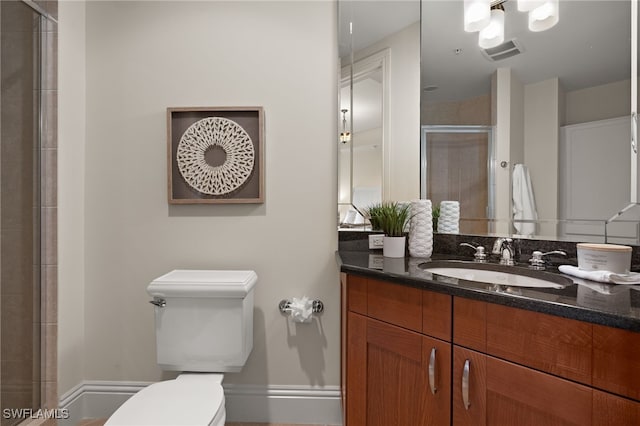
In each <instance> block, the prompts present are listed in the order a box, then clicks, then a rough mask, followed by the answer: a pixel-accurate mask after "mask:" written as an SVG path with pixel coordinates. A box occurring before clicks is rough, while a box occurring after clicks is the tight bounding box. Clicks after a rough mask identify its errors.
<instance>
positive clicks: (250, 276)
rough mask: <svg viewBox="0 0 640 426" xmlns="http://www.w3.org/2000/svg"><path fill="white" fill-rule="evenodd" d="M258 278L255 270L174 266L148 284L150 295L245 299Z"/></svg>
mask: <svg viewBox="0 0 640 426" xmlns="http://www.w3.org/2000/svg"><path fill="white" fill-rule="evenodd" d="M257 280H258V276H257V275H256V273H255V272H254V271H224V270H193V269H176V270H173V271H171V272H169V273H167V274H164V275H162V276H161V277H158V278H156V279H155V280H153V281H152V282H151V284H149V286H148V287H147V293H149V294H150V295H151V296H168V297H171V296H173V297H228V298H244V297H245V296H246V295H247V294H249V292H251V291H252V290H253V287H254V286H255V284H256V281H257Z"/></svg>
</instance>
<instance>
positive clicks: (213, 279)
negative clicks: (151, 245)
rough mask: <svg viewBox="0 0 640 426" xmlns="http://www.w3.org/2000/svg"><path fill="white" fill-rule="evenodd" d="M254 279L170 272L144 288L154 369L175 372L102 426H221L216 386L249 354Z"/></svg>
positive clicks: (252, 275)
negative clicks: (149, 308) (153, 346)
mask: <svg viewBox="0 0 640 426" xmlns="http://www.w3.org/2000/svg"><path fill="white" fill-rule="evenodd" d="M257 279H258V277H257V275H256V273H255V272H254V271H213V270H174V271H171V272H169V273H168V274H165V275H163V276H161V277H159V278H156V279H155V280H153V281H152V282H151V284H149V286H148V287H147V292H148V293H149V295H150V296H152V297H153V300H151V303H152V304H153V305H154V308H153V309H154V311H155V328H156V346H157V362H158V365H159V366H160V367H161V368H162V369H163V370H168V371H180V372H181V374H180V375H179V376H178V377H177V378H175V379H173V380H165V381H162V382H158V383H153V384H151V385H149V386H147V387H145V388H144V389H142V390H141V391H139V392H138V393H136V394H135V395H133V396H132V397H131V398H129V399H128V400H127V401H126V402H125V403H124V404H122V405H121V406H120V407H119V408H118V409H117V410H116V412H115V413H113V415H112V416H111V417H110V418H109V419H108V420H107V422H106V423H105V426H142V425H149V426H151V425H153V426H162V425H167V426H169V425H171V426H175V425H182V426H191V425H192V426H206V425H210V426H224V423H225V420H226V411H225V405H224V404H225V399H224V392H223V389H222V379H223V377H224V375H223V374H222V373H225V372H238V371H240V370H241V369H242V367H243V366H244V364H245V362H246V361H247V358H248V357H249V354H250V353H251V349H252V348H253V288H254V286H255V284H256V281H257Z"/></svg>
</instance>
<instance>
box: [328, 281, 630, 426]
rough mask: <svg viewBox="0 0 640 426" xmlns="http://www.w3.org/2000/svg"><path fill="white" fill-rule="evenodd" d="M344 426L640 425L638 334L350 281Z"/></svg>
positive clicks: (345, 290) (346, 284)
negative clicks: (451, 425) (450, 425)
mask: <svg viewBox="0 0 640 426" xmlns="http://www.w3.org/2000/svg"><path fill="white" fill-rule="evenodd" d="M341 281H342V386H343V387H342V390H343V392H344V393H343V409H344V413H343V414H344V424H345V425H346V426H353V425H367V426H372V425H384V426H393V425H399V426H400V425H402V426H404V425H449V424H453V425H488V426H490V425H518V426H521V425H532V426H533V425H536V426H537V425H543V424H544V425H581V426H583V425H616V426H618V425H636V424H640V333H634V332H631V331H626V330H621V329H615V328H611V327H606V326H601V325H595V324H591V323H588V322H583V321H577V320H573V319H567V318H562V317H559V316H555V315H548V314H543V313H539V312H532V311H527V310H523V309H518V308H512V307H507V306H502V305H498V304H494V303H488V302H483V301H478V300H472V299H467V298H463V297H458V296H450V295H447V294H442V293H437V292H432V291H427V290H421V289H418V288H413V287H408V286H403V285H399V284H394V283H390V282H385V281H382V280H377V279H371V278H365V277H362V276H358V275H352V274H342V276H341Z"/></svg>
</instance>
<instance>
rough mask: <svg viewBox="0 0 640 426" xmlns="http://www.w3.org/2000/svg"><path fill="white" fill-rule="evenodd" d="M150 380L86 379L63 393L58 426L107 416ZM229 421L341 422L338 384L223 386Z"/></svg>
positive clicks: (67, 425)
mask: <svg viewBox="0 0 640 426" xmlns="http://www.w3.org/2000/svg"><path fill="white" fill-rule="evenodd" d="M147 385H149V383H148V382H98V381H96V382H83V383H80V384H78V385H77V386H75V387H74V388H73V389H71V390H70V391H69V392H67V393H65V394H64V395H62V398H61V399H60V405H59V406H60V408H64V409H67V410H68V413H69V418H68V419H64V420H59V421H58V425H59V426H75V424H76V423H77V422H78V421H80V420H82V419H87V418H107V417H109V416H110V415H111V414H113V412H114V411H115V410H116V409H117V408H118V407H119V406H120V405H122V404H123V403H124V402H125V401H126V400H127V399H129V397H131V396H132V395H133V394H134V393H136V392H138V391H139V390H140V389H142V388H144V387H145V386H147ZM223 386H224V390H225V399H226V404H225V406H226V410H227V421H231V422H261V423H297V424H316V425H318V424H319V425H341V424H342V420H341V410H340V389H339V387H337V386H329V387H324V388H315V387H311V386H249V385H234V384H228V385H223Z"/></svg>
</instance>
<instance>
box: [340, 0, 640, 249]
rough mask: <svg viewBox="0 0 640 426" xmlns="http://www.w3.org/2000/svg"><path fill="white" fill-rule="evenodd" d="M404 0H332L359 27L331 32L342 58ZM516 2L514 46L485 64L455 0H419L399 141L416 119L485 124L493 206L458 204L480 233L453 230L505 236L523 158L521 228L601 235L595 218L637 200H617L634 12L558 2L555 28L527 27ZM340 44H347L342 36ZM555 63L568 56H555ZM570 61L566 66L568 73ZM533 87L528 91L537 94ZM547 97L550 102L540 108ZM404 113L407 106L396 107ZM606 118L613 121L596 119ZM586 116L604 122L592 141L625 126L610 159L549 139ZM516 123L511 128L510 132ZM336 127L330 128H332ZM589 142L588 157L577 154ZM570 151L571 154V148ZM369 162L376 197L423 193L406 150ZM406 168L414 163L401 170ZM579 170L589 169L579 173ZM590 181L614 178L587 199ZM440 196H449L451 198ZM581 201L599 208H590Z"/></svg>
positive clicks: (510, 7) (511, 21)
mask: <svg viewBox="0 0 640 426" xmlns="http://www.w3.org/2000/svg"><path fill="white" fill-rule="evenodd" d="M384 3H386V4H387V6H388V7H389V8H388V9H387V10H386V12H383V13H381V12H379V10H380V9H381V8H382V4H384ZM405 3H412V2H402V1H400V2H397V1H388V2H377V1H355V2H346V1H342V0H340V1H339V3H338V7H339V11H344V10H345V9H346V8H347V7H348V10H349V12H350V14H351V15H350V16H349V20H350V22H351V21H353V22H357V20H358V19H359V18H360V19H362V20H364V21H365V22H367V23H368V25H364V26H363V25H362V24H358V25H356V26H355V28H353V33H352V34H349V37H348V38H345V37H344V35H345V34H344V33H341V34H340V37H339V38H340V48H341V52H340V53H341V59H342V60H343V65H345V63H347V64H351V63H353V62H355V61H357V58H358V55H359V54H361V53H362V52H363V51H364V52H365V53H366V52H367V49H366V47H367V42H365V40H369V39H370V37H373V38H374V39H375V35H374V34H375V33H376V32H377V31H375V30H377V28H378V27H379V26H380V25H381V24H380V22H390V21H393V20H394V19H395V17H396V15H399V14H398V13H396V10H400V8H399V7H397V5H398V4H405ZM413 3H415V2H413ZM494 3H496V2H494ZM516 6H517V0H508V1H507V2H503V7H504V9H505V40H507V41H508V40H515V42H514V45H515V46H516V48H518V49H520V51H521V53H519V54H518V55H514V56H512V57H510V58H505V59H501V60H490V59H488V58H487V57H486V56H485V55H484V53H483V52H482V49H480V48H479V46H478V34H477V33H466V32H464V31H463V29H462V27H463V24H462V19H463V1H462V0H442V1H432V0H423V1H422V4H421V5H420V7H421V12H422V13H421V23H420V26H421V32H422V40H421V81H420V83H419V84H420V89H419V94H420V102H421V107H420V125H418V129H417V130H416V131H415V132H414V133H412V134H411V136H410V137H409V138H405V139H403V141H402V142H406V139H410V144H412V145H413V146H419V145H420V144H421V143H422V142H423V141H421V134H422V133H423V132H424V128H422V126H424V125H431V126H438V125H446V126H452V125H454V126H457V125H465V126H491V127H492V128H493V129H495V131H494V135H493V136H494V138H501V139H500V140H499V141H495V140H494V142H495V143H494V145H493V146H494V152H493V153H488V154H489V155H488V159H489V161H488V162H487V173H488V176H489V177H490V178H491V179H492V182H493V183H492V184H491V186H490V187H488V188H487V191H486V192H487V193H488V194H489V195H490V196H491V194H493V204H492V205H490V204H488V205H487V207H486V209H485V211H487V210H489V211H488V214H487V215H485V217H476V214H475V213H474V214H473V215H467V216H466V217H465V209H464V208H461V210H462V217H463V218H464V219H465V220H466V221H467V222H470V223H475V224H476V225H477V224H478V223H483V225H482V226H481V229H484V230H480V231H472V232H465V231H464V230H463V229H462V228H461V232H463V233H477V234H484V235H514V234H515V235H517V233H516V232H515V230H514V229H513V225H512V216H511V213H510V212H511V211H512V205H511V198H512V197H511V196H512V183H511V179H512V172H513V167H514V166H515V164H525V165H526V166H528V169H529V172H530V175H531V180H532V183H533V187H534V193H535V196H536V197H539V199H540V200H539V203H538V204H539V206H538V207H539V208H538V210H539V211H538V221H537V224H536V230H535V233H533V234H530V235H526V236H530V237H535V238H540V239H566V240H594V241H602V240H603V238H604V234H605V224H606V222H607V219H609V218H610V217H611V216H612V215H615V214H616V212H618V211H619V210H621V209H623V208H624V207H625V206H627V205H628V204H629V202H630V201H637V200H633V197H632V196H629V194H630V193H631V192H632V191H633V190H634V189H633V187H632V186H633V182H637V179H634V180H633V181H632V179H631V178H630V176H631V175H632V173H634V171H633V170H631V167H632V165H631V164H629V163H630V160H629V152H630V146H631V145H630V142H629V139H630V138H631V135H630V133H631V130H630V128H631V125H630V121H631V115H630V111H631V109H630V105H631V85H632V83H633V84H635V80H636V79H635V78H634V79H633V81H632V79H631V38H632V37H631V21H632V19H631V18H630V16H632V17H633V18H634V19H635V20H637V16H636V15H632V13H631V7H632V2H631V1H630V0H623V1H615V0H613V1H610V0H602V1H597V0H594V1H591V0H587V1H574V0H560V2H559V11H560V19H559V22H558V24H556V25H555V26H554V27H553V28H551V29H549V30H546V31H542V32H531V31H529V30H528V28H527V14H526V13H524V12H518V11H517V7H516ZM372 8H373V10H374V11H373V12H372V10H371V9H372ZM375 10H378V12H375ZM376 13H377V16H378V18H377V19H376V18H375V16H376ZM343 17H344V15H343V16H342V17H341V18H340V20H341V25H342V22H343ZM456 22H459V25H456V24H455V23H456ZM372 28H373V29H375V30H373V29H372ZM583 31H585V32H583ZM345 40H347V41H348V42H347V43H345ZM358 43H361V44H358ZM369 45H370V43H369ZM351 48H353V49H351ZM550 48H551V50H550ZM554 50H555V52H554ZM536 52H537V53H536ZM567 52H570V54H569V53H567ZM368 53H371V51H369V52H368ZM345 59H347V61H346V62H345ZM565 59H569V61H568V62H566V61H564V60H565ZM349 60H351V62H349ZM565 62H566V63H565ZM391 63H393V59H392V60H391ZM571 66H575V69H574V70H573V71H572V69H571ZM442 76H446V78H443V77H442ZM492 81H493V84H492ZM507 82H508V83H507ZM512 86H513V87H512ZM425 89H426V90H425ZM507 89H509V90H507ZM505 90H507V93H509V92H511V93H510V94H511V95H513V94H515V95H518V94H520V96H521V97H523V98H524V97H525V94H526V95H527V96H526V97H528V98H529V102H528V103H525V102H516V101H515V97H516V96H507V97H506V99H507V100H505V99H504V98H505V96H504V93H505ZM493 91H495V92H496V93H493ZM492 93H493V95H494V98H495V97H496V96H497V94H500V95H501V99H502V101H501V102H500V103H499V104H498V103H497V101H496V102H494V103H493V104H492V102H491V95H492ZM535 95H538V99H536V98H535ZM554 96H555V102H554ZM389 97H393V91H391V92H390V93H389ZM349 100H350V99H349ZM344 101H345V98H344V97H342V102H343V103H344ZM536 102H537V103H538V104H537V103H536ZM540 102H542V104H539V103H540ZM545 102H546V103H545ZM540 105H542V106H540ZM550 105H555V107H554V108H551V107H550ZM349 106H350V105H349ZM498 107H499V110H500V112H501V114H500V117H504V116H505V115H507V116H510V117H511V121H507V122H506V124H505V121H504V120H498V118H497V117H496V113H495V112H492V109H498ZM404 109H405V111H408V113H409V114H410V111H409V110H410V107H409V106H408V105H407V106H406V107H405V108H404ZM354 113H355V112H354ZM349 114H351V112H349V113H348V114H347V118H350V117H349ZM545 114H546V115H547V116H551V117H552V121H554V120H555V123H553V122H551V123H549V122H548V121H547V120H548V117H547V116H545ZM514 117H520V118H519V120H520V122H518V121H517V119H516V121H515V122H514ZM340 119H341V117H340ZM607 120H613V122H612V123H607ZM616 120H617V123H616ZM625 120H626V124H625ZM594 123H595V124H603V125H604V130H602V129H598V128H597V126H596V130H595V131H594V132H595V133H594V135H595V136H593V135H592V137H593V138H595V140H596V141H597V140H598V139H600V140H602V139H609V136H604V137H598V134H599V133H598V132H604V134H605V135H607V134H608V127H612V128H614V129H615V131H617V132H618V133H620V132H622V133H624V132H627V134H626V135H624V136H618V137H623V138H626V139H627V140H626V141H624V142H621V143H620V144H621V145H620V146H621V148H618V150H617V151H618V152H617V153H616V154H615V155H616V156H617V157H612V155H613V154H612V152H611V151H610V150H608V149H607V148H606V147H605V148H604V152H603V155H600V156H599V155H598V152H602V151H598V150H599V149H600V150H602V149H603V148H602V146H598V144H597V143H596V142H593V143H592V144H591V145H592V146H587V148H589V149H583V146H582V145H580V144H578V145H576V146H573V145H571V147H570V148H567V147H566V142H564V141H563V140H561V139H562V138H563V137H566V135H564V134H563V133H578V134H580V132H587V133H588V132H589V131H591V130H592V129H590V128H589V127H590V124H594ZM393 124H394V117H391V118H390V123H386V125H387V126H392V125H393ZM518 126H519V127H520V130H519V131H517V130H516V129H517V128H518ZM581 126H582V127H586V129H582V128H581ZM340 128H341V129H342V124H341V125H340ZM592 133H593V132H592ZM416 134H417V135H416ZM414 135H415V136H414ZM505 135H506V140H507V141H509V144H511V145H513V146H509V148H511V149H510V150H508V151H506V152H505V151H504V141H505ZM578 140H580V137H578ZM512 141H513V142H512ZM397 142H398V141H397V138H391V139H390V140H388V141H387V144H388V145H389V146H393V145H395V144H396V143H397ZM587 145H588V144H587ZM594 150H595V154H593V153H591V154H589V152H590V151H591V152H593V151H594ZM574 151H576V152H577V153H578V155H573V154H574ZM407 152H410V150H407ZM413 154H414V155H417V156H418V158H419V157H420V153H419V152H418V151H413ZM491 155H493V156H491ZM636 155H637V154H636ZM400 159H401V161H403V164H401V165H399V164H398V161H399V160H400ZM568 159H569V160H572V159H573V160H576V161H577V162H578V164H577V165H576V164H571V162H569V164H568V165H567V164H566V162H567V160H568ZM349 161H350V162H351V161H353V162H354V164H360V163H358V161H359V159H358V158H357V156H353V157H351V158H349ZM423 161H425V158H424V156H423V158H421V162H423ZM561 162H565V163H562V164H561ZM379 163H382V165H381V166H380V167H381V170H380V172H381V174H382V179H383V183H382V187H383V188H384V187H385V183H387V186H386V188H387V193H386V194H383V196H384V197H385V198H388V199H396V200H406V199H412V198H416V197H417V196H419V195H422V196H423V197H425V195H424V193H423V194H420V192H421V191H420V190H421V189H423V191H424V188H425V187H426V185H427V183H426V182H424V181H423V179H424V176H423V177H421V176H420V175H419V169H420V167H419V166H418V164H417V162H416V160H415V158H413V159H412V158H410V157H409V156H408V155H407V156H405V157H400V158H398V156H396V157H395V158H394V156H392V155H391V156H390V155H387V156H385V155H384V154H382V158H381V160H380V162H379ZM379 163H378V164H379ZM413 164H415V166H413V167H412V165H413ZM609 164H616V166H617V167H616V168H615V173H608V172H604V170H606V167H605V166H607V165H609ZM344 165H345V161H342V162H341V170H342V169H343V166H344ZM350 166H351V164H349V167H348V170H349V173H351V171H352V169H351V167H350ZM502 166H504V167H502ZM618 166H619V167H618ZM356 167H357V166H356ZM394 167H395V168H396V170H399V169H401V170H403V172H405V173H407V175H405V176H404V177H403V178H402V179H403V180H404V183H405V185H406V187H407V190H406V191H405V192H404V193H400V194H398V193H394V190H393V186H392V185H389V184H388V180H389V177H388V175H389V174H390V175H391V177H393V176H394V175H395V173H393V172H391V173H389V171H390V170H392V169H393V168H394ZM454 167H455V166H452V169H453V168H454ZM590 167H591V168H593V169H594V170H595V171H597V173H591V174H590V173H588V169H589V168H590ZM585 168H586V169H587V171H585ZM460 169H461V168H460V167H458V170H460ZM414 170H415V172H414ZM411 173H415V180H413V178H412V177H410V176H408V175H410V174H411ZM607 174H613V175H615V176H616V177H615V179H618V181H620V180H623V181H624V182H620V183H615V184H611V183H605V184H602V183H601V182H600V176H602V175H604V176H605V177H606V175H607ZM621 176H622V177H621ZM634 176H636V174H635V173H634ZM385 179H387V181H385ZM563 179H564V180H567V179H572V180H574V181H576V180H577V181H579V182H583V183H584V185H583V187H582V188H578V189H577V190H573V189H571V190H567V189H561V185H562V180H563ZM416 180H417V183H416ZM594 180H595V183H596V184H600V185H615V187H616V189H617V190H616V191H604V192H603V191H600V190H598V191H596V192H595V193H597V194H598V195H597V201H594V197H593V190H592V185H593V184H594ZM341 181H342V179H341ZM397 182H398V183H399V182H400V179H398V181H397ZM349 183H350V184H351V183H352V182H349ZM487 185H489V184H487ZM398 186H401V185H398ZM637 186H639V185H636V192H638V189H637ZM620 188H622V189H620ZM352 189H353V186H352V185H351V186H349V197H348V200H349V202H350V201H351V194H352ZM381 192H384V191H382V190H381ZM453 192H455V191H453ZM567 194H569V195H567ZM449 197H450V198H455V195H450V196H449ZM427 198H429V197H427ZM434 201H435V202H436V203H437V201H438V200H437V199H436V198H434ZM461 201H462V200H461ZM536 201H538V200H536ZM568 201H570V202H568ZM346 204H349V203H346ZM593 206H597V207H599V208H600V210H598V211H594V212H590V211H589V210H590V209H591V208H592V207H593ZM491 210H493V213H492V212H491ZM632 210H633V209H632ZM487 218H490V219H487ZM622 236H623V237H627V235H622ZM628 237H629V238H630V240H631V241H633V239H634V238H635V240H637V237H638V234H637V233H636V232H635V231H634V234H633V235H628Z"/></svg>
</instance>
